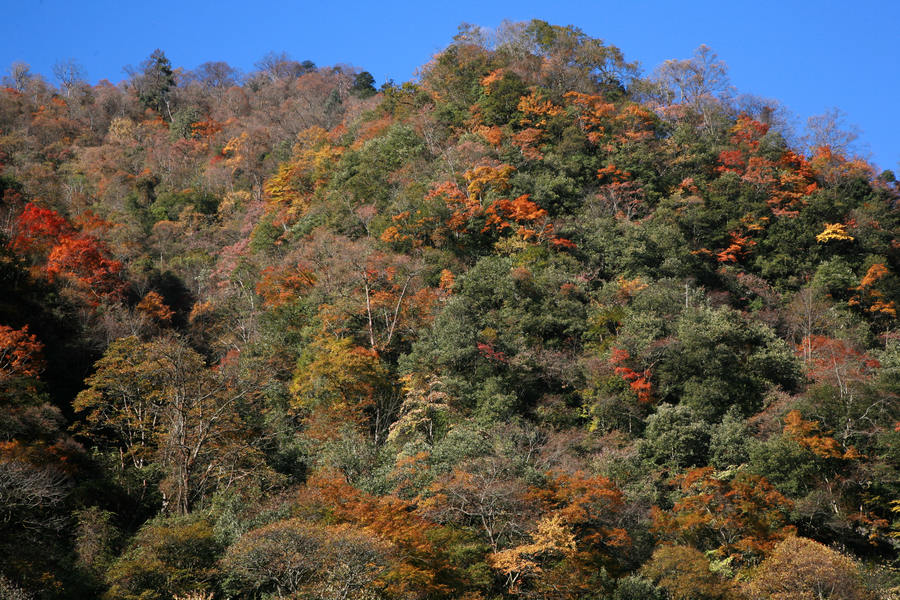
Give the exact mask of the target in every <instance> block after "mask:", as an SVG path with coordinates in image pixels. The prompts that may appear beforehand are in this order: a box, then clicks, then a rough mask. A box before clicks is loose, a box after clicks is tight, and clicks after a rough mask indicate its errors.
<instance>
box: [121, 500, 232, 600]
mask: <svg viewBox="0 0 900 600" xmlns="http://www.w3.org/2000/svg"><path fill="white" fill-rule="evenodd" d="M220 552H221V545H220V544H219V542H218V541H217V540H216V536H215V531H214V530H213V527H212V525H211V524H210V522H209V521H207V520H206V519H204V518H202V517H195V516H187V517H174V518H157V519H155V520H153V521H151V522H149V523H147V524H145V525H144V526H143V527H141V529H140V530H139V531H138V532H137V534H136V535H135V536H134V538H132V539H131V541H130V543H129V544H128V547H126V548H125V550H124V551H123V552H122V554H121V555H120V556H119V558H118V559H117V560H116V561H115V562H114V563H113V564H112V565H111V566H110V568H109V570H108V571H107V573H106V578H107V581H108V582H109V589H108V591H107V593H106V594H105V595H104V598H109V599H113V598H121V599H122V600H169V599H170V598H172V596H173V595H178V594H186V593H189V592H192V591H195V590H207V589H210V588H211V587H212V585H213V581H214V579H215V577H216V575H217V571H218V565H217V562H216V561H217V559H218V555H219V554H220Z"/></svg>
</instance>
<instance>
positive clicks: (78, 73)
mask: <svg viewBox="0 0 900 600" xmlns="http://www.w3.org/2000/svg"><path fill="white" fill-rule="evenodd" d="M53 76H54V77H56V78H57V79H58V80H59V84H60V86H62V88H63V89H64V90H65V91H66V98H69V97H71V95H72V91H73V90H74V89H76V88H77V87H78V86H79V85H80V84H82V83H84V80H85V77H86V72H85V70H84V67H83V66H81V64H80V63H78V61H76V60H75V59H74V58H67V59H65V60H59V61H56V64H54V65H53Z"/></svg>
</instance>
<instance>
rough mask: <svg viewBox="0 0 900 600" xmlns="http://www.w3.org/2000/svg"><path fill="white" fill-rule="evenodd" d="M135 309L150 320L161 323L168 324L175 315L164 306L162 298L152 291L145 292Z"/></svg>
mask: <svg viewBox="0 0 900 600" xmlns="http://www.w3.org/2000/svg"><path fill="white" fill-rule="evenodd" d="M136 308H137V309H138V310H139V311H140V312H142V313H144V314H145V315H147V316H148V317H150V318H151V319H153V320H155V321H159V322H161V323H168V322H169V321H171V320H172V316H173V315H174V314H175V311H173V310H172V309H171V308H169V307H168V306H166V303H165V302H164V301H163V297H162V296H161V295H159V293H158V292H155V291H153V290H151V291H149V292H147V294H146V295H145V296H144V297H143V298H141V301H140V302H138V303H137V306H136Z"/></svg>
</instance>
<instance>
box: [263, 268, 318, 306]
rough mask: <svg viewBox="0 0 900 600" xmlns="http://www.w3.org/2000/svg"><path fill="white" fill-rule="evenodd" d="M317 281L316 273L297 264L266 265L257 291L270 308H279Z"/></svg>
mask: <svg viewBox="0 0 900 600" xmlns="http://www.w3.org/2000/svg"><path fill="white" fill-rule="evenodd" d="M315 283H316V277H315V274H314V273H313V272H312V271H311V270H310V269H306V268H303V267H301V266H300V265H295V266H293V267H286V268H276V267H266V268H265V269H263V271H262V273H261V274H260V279H259V282H257V284H256V293H257V294H259V295H260V296H261V297H262V299H263V304H264V305H265V306H266V307H268V308H279V307H281V306H284V305H286V304H289V303H290V302H292V301H293V300H295V299H296V298H298V297H299V296H300V294H301V293H303V291H304V290H306V289H309V288H310V287H312V286H313V285H315Z"/></svg>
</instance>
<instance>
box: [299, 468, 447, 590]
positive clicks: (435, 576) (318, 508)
mask: <svg viewBox="0 0 900 600" xmlns="http://www.w3.org/2000/svg"><path fill="white" fill-rule="evenodd" d="M299 505H300V510H305V511H314V512H317V513H320V514H321V515H323V516H325V515H327V516H328V518H329V520H330V521H332V522H334V523H336V524H343V523H346V524H350V525H353V526H354V527H358V528H360V529H361V530H363V531H365V532H366V533H369V534H370V535H373V536H375V537H377V538H379V539H382V540H384V541H386V542H388V543H389V544H391V545H392V546H394V547H395V548H397V549H398V550H399V552H397V553H396V555H395V557H394V559H393V562H392V564H391V568H390V571H389V573H388V575H387V577H386V578H385V579H386V584H387V591H388V592H389V593H391V594H392V595H396V596H397V597H404V598H425V597H432V596H433V595H440V594H447V593H449V592H450V591H451V589H450V588H449V587H448V586H447V584H446V583H444V581H445V580H447V579H449V578H448V577H447V571H448V570H449V569H450V566H449V561H447V560H445V557H444V556H443V553H442V550H441V548H440V547H438V546H436V545H435V543H434V542H433V541H432V539H431V537H432V534H434V533H435V532H436V531H437V530H438V526H437V525H435V524H434V523H432V522H431V521H428V520H427V519H425V518H423V517H422V516H420V515H419V514H418V513H417V512H416V511H415V510H414V509H415V505H414V504H413V503H412V502H409V501H406V500H402V499H400V498H397V497H396V496H392V495H385V496H372V495H369V494H366V493H365V492H362V491H360V490H358V489H357V488H355V487H353V486H351V485H350V484H349V483H347V481H346V480H345V479H344V478H343V477H341V476H340V475H334V474H320V475H315V476H314V477H312V478H311V479H310V480H309V482H308V483H307V485H306V487H305V488H304V489H303V491H302V492H301V494H300V498H299Z"/></svg>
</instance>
